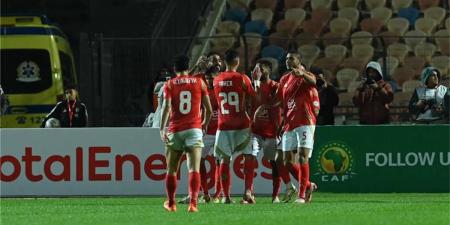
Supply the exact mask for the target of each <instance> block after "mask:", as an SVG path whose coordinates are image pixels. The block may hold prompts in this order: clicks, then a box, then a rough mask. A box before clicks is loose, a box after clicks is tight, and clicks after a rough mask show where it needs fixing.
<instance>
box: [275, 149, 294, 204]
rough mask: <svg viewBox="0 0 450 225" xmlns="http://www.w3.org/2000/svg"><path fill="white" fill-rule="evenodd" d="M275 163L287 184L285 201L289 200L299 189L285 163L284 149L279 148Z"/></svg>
mask: <svg viewBox="0 0 450 225" xmlns="http://www.w3.org/2000/svg"><path fill="white" fill-rule="evenodd" d="M275 163H276V165H277V169H278V174H279V175H280V177H281V180H282V181H283V183H284V185H285V190H286V191H285V195H284V197H283V200H282V201H283V202H286V201H289V199H291V198H292V197H294V196H295V195H296V194H297V189H296V188H295V185H294V184H293V183H292V182H291V176H290V175H289V171H288V169H287V168H286V166H285V165H284V157H283V152H282V150H277V154H276V156H275Z"/></svg>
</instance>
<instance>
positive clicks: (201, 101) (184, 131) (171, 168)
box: [160, 55, 212, 212]
mask: <svg viewBox="0 0 450 225" xmlns="http://www.w3.org/2000/svg"><path fill="white" fill-rule="evenodd" d="M174 69H175V72H176V74H177V76H176V77H175V78H172V79H170V80H169V81H167V84H166V85H165V87H164V98H165V101H164V103H163V107H162V108H163V109H162V116H161V123H160V133H161V139H162V140H163V141H164V143H165V145H166V161H167V167H168V169H167V176H166V191H167V198H168V200H167V201H166V202H164V208H165V209H166V210H167V211H170V212H173V211H176V203H175V192H176V187H177V177H176V175H177V170H178V164H179V162H180V158H181V156H182V155H183V153H186V154H187V160H188V161H187V164H188V170H189V196H190V203H189V207H188V211H189V212H197V211H198V209H197V197H198V192H199V189H200V173H199V171H200V158H201V154H202V147H203V132H202V130H205V129H206V127H207V125H208V123H209V120H210V117H211V111H212V109H211V103H210V101H209V97H208V92H207V87H206V84H205V83H204V82H203V80H202V79H201V78H198V77H192V76H189V75H188V69H189V58H188V57H187V56H185V55H180V56H178V57H176V60H175V66H174ZM202 105H203V107H204V109H205V111H204V120H203V122H202V113H201V107H202ZM169 113H170V119H169ZM167 121H169V127H168V130H167V131H166V130H165V125H166V123H167Z"/></svg>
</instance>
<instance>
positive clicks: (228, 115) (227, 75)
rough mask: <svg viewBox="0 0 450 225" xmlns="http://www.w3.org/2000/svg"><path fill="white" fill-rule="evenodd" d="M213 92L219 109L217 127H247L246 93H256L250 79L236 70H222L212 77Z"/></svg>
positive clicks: (227, 128) (248, 121) (221, 128)
mask: <svg viewBox="0 0 450 225" xmlns="http://www.w3.org/2000/svg"><path fill="white" fill-rule="evenodd" d="M214 93H215V94H216V99H217V103H218V109H219V110H218V111H219V123H218V129H219V130H241V129H245V128H249V126H250V118H249V116H248V114H247V112H246V111H245V99H246V97H247V95H251V96H254V95H255V94H256V93H255V91H254V90H253V88H252V86H251V81H250V79H249V78H248V77H247V76H246V75H244V74H241V73H238V72H232V71H226V72H222V73H220V74H219V76H217V77H216V78H215V79H214Z"/></svg>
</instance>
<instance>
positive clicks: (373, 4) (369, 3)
mask: <svg viewBox="0 0 450 225" xmlns="http://www.w3.org/2000/svg"><path fill="white" fill-rule="evenodd" d="M365 2H366V7H367V10H369V11H371V10H372V9H375V8H378V7H384V6H385V5H386V0H365Z"/></svg>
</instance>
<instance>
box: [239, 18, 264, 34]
mask: <svg viewBox="0 0 450 225" xmlns="http://www.w3.org/2000/svg"><path fill="white" fill-rule="evenodd" d="M247 32H252V33H258V34H261V36H265V35H267V34H268V33H269V30H268V29H267V26H266V23H265V22H264V21H262V20H252V21H249V22H247V23H246V24H245V33H247Z"/></svg>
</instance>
